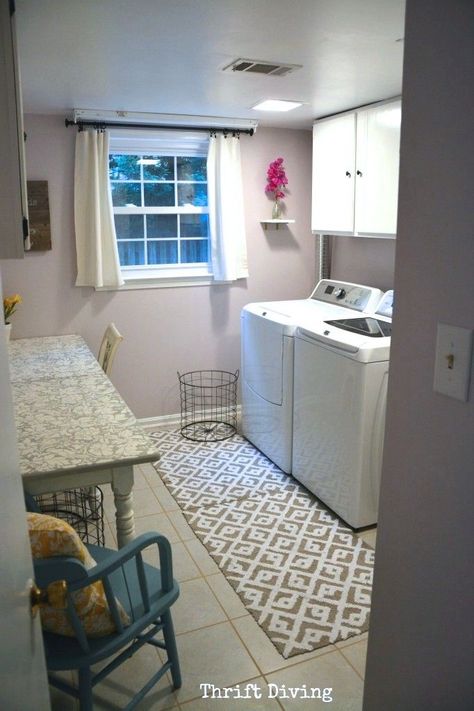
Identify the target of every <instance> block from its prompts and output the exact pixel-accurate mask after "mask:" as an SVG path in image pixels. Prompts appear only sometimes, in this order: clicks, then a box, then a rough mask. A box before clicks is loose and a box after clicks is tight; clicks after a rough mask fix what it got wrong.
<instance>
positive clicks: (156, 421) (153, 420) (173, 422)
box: [137, 405, 242, 432]
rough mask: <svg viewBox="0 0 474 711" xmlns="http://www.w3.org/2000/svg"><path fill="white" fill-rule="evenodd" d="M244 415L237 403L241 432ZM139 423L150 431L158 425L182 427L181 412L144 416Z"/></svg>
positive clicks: (238, 428)
mask: <svg viewBox="0 0 474 711" xmlns="http://www.w3.org/2000/svg"><path fill="white" fill-rule="evenodd" d="M241 416H242V406H241V405H237V431H238V432H240V419H241ZM137 422H138V424H139V425H141V426H142V427H143V428H144V429H145V430H147V431H148V432H153V430H155V429H156V428H157V427H166V428H168V429H171V428H175V427H177V428H180V427H181V414H180V413H179V412H176V413H175V414H173V415H157V416H156V417H142V418H140V419H138V420H137Z"/></svg>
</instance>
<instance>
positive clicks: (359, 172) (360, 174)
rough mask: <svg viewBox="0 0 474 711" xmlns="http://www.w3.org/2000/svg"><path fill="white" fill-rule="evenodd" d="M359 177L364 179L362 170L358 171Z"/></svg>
mask: <svg viewBox="0 0 474 711" xmlns="http://www.w3.org/2000/svg"><path fill="white" fill-rule="evenodd" d="M357 175H358V176H359V177H361V178H362V171H361V170H358V171H357Z"/></svg>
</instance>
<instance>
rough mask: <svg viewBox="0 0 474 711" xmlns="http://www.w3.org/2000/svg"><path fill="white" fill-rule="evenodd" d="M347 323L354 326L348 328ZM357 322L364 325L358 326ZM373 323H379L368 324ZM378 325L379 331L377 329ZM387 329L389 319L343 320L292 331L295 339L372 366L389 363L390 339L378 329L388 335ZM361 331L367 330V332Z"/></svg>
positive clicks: (389, 324) (324, 322)
mask: <svg viewBox="0 0 474 711" xmlns="http://www.w3.org/2000/svg"><path fill="white" fill-rule="evenodd" d="M351 321H356V322H358V323H357V324H354V323H352V324H350V322H351ZM361 321H364V322H366V323H365V324H361V323H360V322H361ZM367 321H368V323H367ZM374 321H375V322H380V323H379V324H378V325H377V324H374V323H372V322H374ZM382 322H383V323H384V326H383V327H382V326H381V325H380V324H381V323H382ZM348 324H349V327H348ZM390 326H391V323H390V320H389V319H382V318H380V319H379V318H377V319H375V318H374V317H367V318H365V317H362V318H355V319H351V318H350V317H347V318H344V319H339V320H333V321H332V322H331V321H323V322H321V323H320V324H319V325H316V326H315V327H314V328H311V329H308V328H305V327H302V326H300V327H299V328H297V329H296V332H295V338H300V339H302V340H304V341H308V342H310V343H313V344H315V345H321V346H323V347H324V348H328V349H329V350H332V351H334V352H337V353H340V354H341V355H344V356H346V357H348V358H352V359H354V360H358V361H360V362H361V363H376V362H380V361H387V360H389V357H390V336H389V335H384V333H383V330H382V328H383V329H384V330H385V331H386V332H387V333H388V330H389V329H390ZM364 329H369V332H367V330H364ZM377 333H378V335H376V334H377Z"/></svg>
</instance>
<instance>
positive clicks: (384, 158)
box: [355, 101, 401, 235]
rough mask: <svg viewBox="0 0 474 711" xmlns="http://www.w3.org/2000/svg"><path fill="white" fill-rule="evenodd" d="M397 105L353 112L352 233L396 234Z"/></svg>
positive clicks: (399, 118)
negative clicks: (354, 153)
mask: <svg viewBox="0 0 474 711" xmlns="http://www.w3.org/2000/svg"><path fill="white" fill-rule="evenodd" d="M400 120H401V102H400V101H394V102H390V103H388V104H383V105H382V106H375V107H373V108H369V109H361V110H360V111H358V112H357V152H356V188H355V195H356V200H355V231H356V232H357V233H358V234H364V233H365V234H369V235H395V234H396V232H397V205H398V166H399V151H400Z"/></svg>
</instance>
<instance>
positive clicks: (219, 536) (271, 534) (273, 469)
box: [151, 430, 374, 658]
mask: <svg viewBox="0 0 474 711" xmlns="http://www.w3.org/2000/svg"><path fill="white" fill-rule="evenodd" d="M151 437H153V439H155V440H156V441H157V443H158V445H159V449H160V453H161V459H160V461H159V462H156V463H155V465H154V466H155V468H156V470H157V472H158V474H159V475H160V477H161V479H162V480H163V482H164V484H165V485H166V487H167V488H168V490H169V491H170V493H171V495H172V496H173V497H174V499H175V501H176V502H177V504H178V505H179V507H180V508H181V510H182V511H183V514H184V516H185V517H186V520H187V521H188V523H189V525H190V526H191V528H192V529H193V530H194V532H195V533H196V535H197V536H198V538H199V539H200V540H201V541H202V543H203V544H204V546H205V547H206V548H207V550H208V552H209V553H210V555H211V556H212V558H213V559H214V560H215V561H216V563H217V565H218V566H219V568H220V569H221V571H222V572H223V573H224V575H225V577H226V578H227V580H228V581H229V583H230V584H231V585H232V587H233V588H234V590H235V591H236V592H237V594H238V595H239V596H240V598H241V600H242V602H243V604H244V605H245V607H246V608H247V609H248V611H249V612H250V613H251V614H252V615H253V617H254V618H255V620H256V621H257V622H258V624H259V625H260V626H261V628H262V629H263V630H264V632H265V633H266V634H267V636H268V637H269V638H270V640H271V641H272V642H273V644H274V645H275V647H276V648H277V649H278V651H279V652H280V654H282V656H283V657H285V658H288V657H291V656H293V655H295V654H302V653H304V652H309V651H311V650H313V649H317V648H319V647H324V646H326V645H328V644H333V643H334V642H338V641H341V640H344V639H347V638H348V637H352V636H354V635H358V634H361V633H362V632H365V631H366V630H367V629H368V623H369V614H370V598H371V591H372V574H373V561H374V551H373V549H372V548H371V547H370V546H368V545H367V544H366V543H365V542H364V541H362V540H361V539H360V538H358V537H357V536H355V535H354V534H353V532H352V531H351V529H350V528H348V527H347V526H345V525H344V524H343V523H342V522H341V521H340V520H339V519H338V518H337V517H336V516H335V515H334V514H333V513H331V512H330V511H328V510H327V509H326V508H325V507H324V505H323V504H322V503H321V502H320V501H319V500H318V499H316V497H315V496H313V495H312V494H311V493H310V492H309V491H307V490H306V489H305V488H304V487H303V486H302V485H301V484H300V483H299V482H297V481H296V480H295V479H294V478H293V477H291V476H289V475H288V474H285V473H284V472H282V471H281V470H280V469H278V467H277V466H276V465H275V464H273V462H271V461H270V460H269V459H267V457H265V455H263V454H262V453H261V452H259V451H258V450H257V449H255V447H253V445H251V444H250V442H248V441H247V440H246V439H244V438H243V437H242V436H240V435H234V436H233V437H232V438H231V439H228V440H224V441H221V442H191V441H189V440H186V439H184V438H183V437H182V436H181V434H180V433H179V431H178V432H176V431H169V430H161V431H157V432H154V433H152V434H151Z"/></svg>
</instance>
